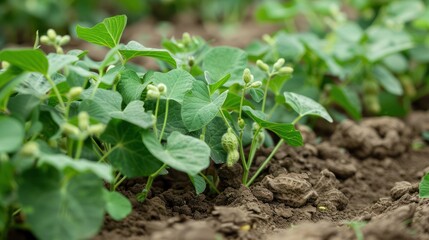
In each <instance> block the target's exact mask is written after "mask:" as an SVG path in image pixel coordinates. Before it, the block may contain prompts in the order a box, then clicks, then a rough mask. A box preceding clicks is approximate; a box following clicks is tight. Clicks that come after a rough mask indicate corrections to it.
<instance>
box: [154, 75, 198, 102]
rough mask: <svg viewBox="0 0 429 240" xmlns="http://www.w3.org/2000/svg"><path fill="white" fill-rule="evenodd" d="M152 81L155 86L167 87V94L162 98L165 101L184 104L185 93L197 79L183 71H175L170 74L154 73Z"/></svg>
mask: <svg viewBox="0 0 429 240" xmlns="http://www.w3.org/2000/svg"><path fill="white" fill-rule="evenodd" d="M152 81H153V83H154V84H160V83H163V84H165V86H167V93H166V94H165V95H163V96H162V98H163V99H169V100H174V101H176V102H178V103H182V102H183V98H184V96H185V93H186V92H187V91H189V90H190V89H191V88H192V83H193V82H195V78H194V77H193V76H192V75H191V74H189V73H188V72H187V71H185V70H183V69H174V70H171V71H169V72H168V73H159V72H156V73H154V74H153V77H152Z"/></svg>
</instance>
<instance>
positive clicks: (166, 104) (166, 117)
mask: <svg viewBox="0 0 429 240" xmlns="http://www.w3.org/2000/svg"><path fill="white" fill-rule="evenodd" d="M169 102H170V101H169V100H168V99H167V101H166V103H165V114H164V122H163V123H162V129H161V133H160V134H159V141H160V142H161V141H162V136H163V135H164V131H165V127H166V126H167V119H168V105H169V104H168V103H169Z"/></svg>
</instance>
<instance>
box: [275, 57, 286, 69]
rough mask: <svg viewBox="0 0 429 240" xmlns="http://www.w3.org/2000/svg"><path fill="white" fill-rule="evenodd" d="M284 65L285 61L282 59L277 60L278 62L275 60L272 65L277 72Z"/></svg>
mask: <svg viewBox="0 0 429 240" xmlns="http://www.w3.org/2000/svg"><path fill="white" fill-rule="evenodd" d="M284 64H285V59H284V58H279V60H277V62H276V63H274V66H273V68H274V70H276V71H277V70H279V69H280V68H281V67H283V65H284Z"/></svg>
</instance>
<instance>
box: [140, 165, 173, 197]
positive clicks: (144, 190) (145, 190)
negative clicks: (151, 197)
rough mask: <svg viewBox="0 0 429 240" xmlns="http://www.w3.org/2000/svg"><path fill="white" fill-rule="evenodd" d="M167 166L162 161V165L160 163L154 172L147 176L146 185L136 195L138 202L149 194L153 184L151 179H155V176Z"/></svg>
mask: <svg viewBox="0 0 429 240" xmlns="http://www.w3.org/2000/svg"><path fill="white" fill-rule="evenodd" d="M166 167H167V164H165V163H164V165H162V166H161V167H160V168H159V169H158V170H157V171H156V172H155V173H153V174H152V175H150V176H149V178H148V179H147V182H146V186H145V188H144V189H143V191H142V192H141V193H140V194H138V195H137V200H138V201H139V202H143V201H144V200H146V198H147V195H148V194H149V191H150V189H151V187H152V184H153V180H155V178H156V177H157V176H158V175H159V174H160V173H161V172H162V171H163V170H164V169H165V168H166Z"/></svg>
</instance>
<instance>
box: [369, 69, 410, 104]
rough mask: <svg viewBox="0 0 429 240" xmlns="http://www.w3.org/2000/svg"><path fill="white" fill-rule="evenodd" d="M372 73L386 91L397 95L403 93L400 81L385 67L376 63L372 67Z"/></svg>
mask: <svg viewBox="0 0 429 240" xmlns="http://www.w3.org/2000/svg"><path fill="white" fill-rule="evenodd" d="M372 73H373V74H374V78H375V79H376V80H377V82H378V83H380V85H381V86H383V88H384V89H386V91H388V92H389V93H391V94H394V95H398V96H400V95H402V94H403V92H404V91H403V89H402V85H401V82H399V80H398V79H397V78H396V77H395V76H394V75H393V74H392V73H390V72H389V70H387V69H386V68H385V67H383V66H381V65H377V66H375V67H374V69H373V71H372Z"/></svg>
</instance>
